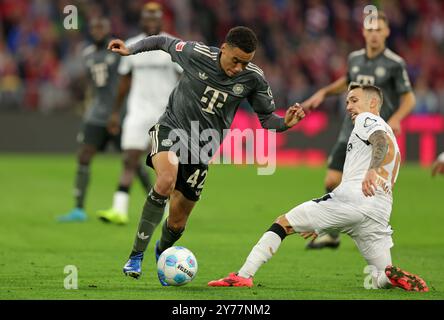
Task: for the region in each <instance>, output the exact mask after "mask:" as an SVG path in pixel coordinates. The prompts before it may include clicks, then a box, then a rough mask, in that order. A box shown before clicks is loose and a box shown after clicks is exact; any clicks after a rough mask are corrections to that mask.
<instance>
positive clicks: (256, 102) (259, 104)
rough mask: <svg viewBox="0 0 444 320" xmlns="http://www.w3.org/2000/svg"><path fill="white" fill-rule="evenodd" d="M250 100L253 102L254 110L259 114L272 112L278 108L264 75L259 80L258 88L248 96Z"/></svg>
mask: <svg viewBox="0 0 444 320" xmlns="http://www.w3.org/2000/svg"><path fill="white" fill-rule="evenodd" d="M248 102H249V103H250V104H251V106H252V108H253V110H254V112H256V113H258V114H270V113H272V112H273V111H275V110H276V105H275V103H274V99H273V93H272V92H271V88H270V85H269V84H268V82H267V81H266V80H265V79H263V78H262V77H261V78H260V79H259V81H258V85H257V86H256V90H254V91H253V93H251V94H250V96H249V97H248Z"/></svg>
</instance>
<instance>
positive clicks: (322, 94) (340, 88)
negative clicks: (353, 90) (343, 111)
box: [302, 76, 347, 110]
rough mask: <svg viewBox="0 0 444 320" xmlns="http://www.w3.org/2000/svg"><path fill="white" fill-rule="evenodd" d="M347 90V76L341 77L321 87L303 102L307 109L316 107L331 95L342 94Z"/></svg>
mask: <svg viewBox="0 0 444 320" xmlns="http://www.w3.org/2000/svg"><path fill="white" fill-rule="evenodd" d="M345 90H347V77H345V76H344V77H341V78H339V79H338V80H336V81H335V82H333V83H332V84H330V85H328V86H326V87H324V88H321V89H319V90H318V91H317V92H316V93H315V94H314V95H312V96H311V97H310V98H308V99H307V100H305V101H304V102H302V107H303V108H304V109H305V110H312V109H316V108H317V107H319V106H320V105H321V103H322V102H323V101H324V100H325V98H326V97H327V96H329V95H334V94H340V93H342V92H344V91H345Z"/></svg>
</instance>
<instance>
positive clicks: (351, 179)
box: [208, 84, 429, 292]
mask: <svg viewBox="0 0 444 320" xmlns="http://www.w3.org/2000/svg"><path fill="white" fill-rule="evenodd" d="M382 101H383V95H382V92H381V90H380V89H379V88H377V87H375V86H372V85H359V84H352V85H350V90H349V92H348V95H347V112H348V114H349V118H350V120H351V121H352V123H353V124H354V128H353V129H352V132H351V134H350V136H349V140H348V143H347V156H346V159H345V163H344V179H343V180H342V181H341V183H340V185H339V186H338V188H336V189H335V191H334V192H333V193H328V194H326V195H325V196H323V197H321V198H319V199H314V200H311V201H307V202H304V203H303V204H301V205H298V206H297V207H295V208H293V209H291V210H290V211H289V212H288V213H287V214H285V215H282V216H280V217H278V218H277V219H276V221H275V223H274V224H273V225H272V226H271V227H270V229H268V231H267V232H266V233H265V234H264V235H263V236H262V238H261V239H260V240H259V242H258V243H257V244H256V246H255V247H254V248H253V249H252V251H251V252H250V254H249V256H248V258H247V260H246V262H245V264H244V265H243V266H242V268H241V269H240V270H239V272H238V273H231V274H230V275H229V276H228V277H226V278H223V279H220V280H216V281H210V282H209V283H208V285H209V286H214V287H230V286H235V287H252V286H253V276H254V275H255V274H256V272H257V271H258V269H259V268H260V267H261V266H262V265H263V264H264V263H265V262H267V261H268V260H270V259H271V258H272V256H273V255H274V254H275V253H276V252H277V250H278V249H279V246H280V245H281V243H282V241H283V240H284V239H285V238H286V236H287V235H291V234H294V233H296V232H297V233H300V234H301V235H302V236H303V237H304V238H305V237H309V236H312V235H313V236H316V235H317V234H322V233H324V232H325V231H328V230H332V229H334V230H337V231H338V232H342V233H346V234H348V235H349V236H350V237H351V238H352V239H353V240H354V242H355V244H356V246H357V247H358V249H359V251H360V253H361V255H362V256H363V257H364V258H365V260H366V261H367V264H368V265H369V266H371V267H372V268H373V269H374V271H372V272H371V276H372V278H373V282H372V285H373V288H375V289H379V288H381V289H382V288H390V287H399V288H402V289H404V290H407V291H421V292H427V291H428V290H429V289H428V287H427V284H426V283H425V281H424V280H423V279H421V278H420V277H418V276H416V275H413V274H410V273H408V272H405V271H403V270H401V269H400V268H398V267H395V266H393V265H392V258H391V252H390V249H391V247H393V240H392V233H393V231H392V229H391V227H390V225H389V222H390V215H391V211H392V204H393V197H392V189H393V187H394V183H395V182H396V179H397V177H398V173H399V165H400V162H401V154H400V152H399V147H398V144H397V142H396V137H395V135H394V133H393V131H392V129H391V128H390V126H389V125H388V124H387V123H386V122H385V121H384V120H383V119H382V118H381V117H379V112H380V109H381V105H382Z"/></svg>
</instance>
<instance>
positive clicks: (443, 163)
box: [432, 152, 444, 176]
mask: <svg viewBox="0 0 444 320" xmlns="http://www.w3.org/2000/svg"><path fill="white" fill-rule="evenodd" d="M438 173H439V174H444V152H443V153H441V154H440V155H439V156H438V158H437V159H436V161H435V162H434V163H433V166H432V176H436V175H437V174H438Z"/></svg>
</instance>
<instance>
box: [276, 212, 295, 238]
mask: <svg viewBox="0 0 444 320" xmlns="http://www.w3.org/2000/svg"><path fill="white" fill-rule="evenodd" d="M275 224H278V225H279V226H281V227H282V228H283V229H284V230H285V234H286V235H290V234H293V233H294V230H293V228H292V227H291V225H290V222H289V221H288V219H287V218H286V217H285V215H282V216H279V217H278V218H277V219H276V220H275Z"/></svg>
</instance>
